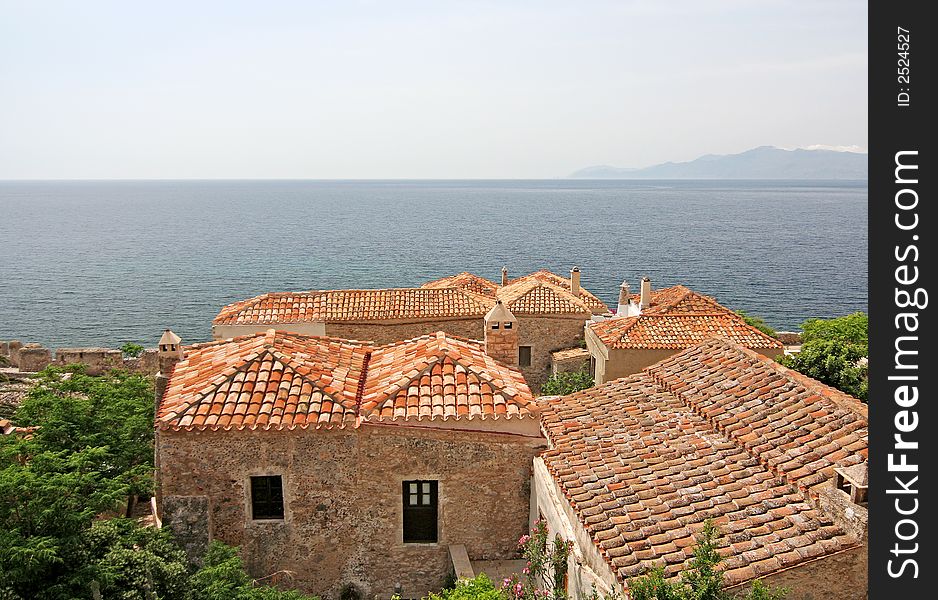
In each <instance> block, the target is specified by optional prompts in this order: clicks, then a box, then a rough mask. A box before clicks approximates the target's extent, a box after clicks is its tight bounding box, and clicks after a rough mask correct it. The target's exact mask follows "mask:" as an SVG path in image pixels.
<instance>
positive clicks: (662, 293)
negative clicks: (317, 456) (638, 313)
mask: <svg viewBox="0 0 938 600" xmlns="http://www.w3.org/2000/svg"><path fill="white" fill-rule="evenodd" d="M641 297H642V296H641V294H632V295H631V298H632V301H633V302H635V303H636V304H638V303H639V302H640V301H641ZM665 313H684V314H687V313H706V314H715V313H725V314H736V313H734V312H733V311H732V310H730V309H728V308H726V307H725V306H723V305H722V304H720V303H719V302H717V301H716V299H714V298H712V297H711V296H705V295H703V294H701V293H698V292H695V291H694V290H692V289H690V288H688V287H686V286H683V285H675V286H671V287H666V288H661V289H660V290H652V292H651V305H650V306H648V307H647V308H645V309H644V310H643V311H642V314H646V315H655V314H665Z"/></svg>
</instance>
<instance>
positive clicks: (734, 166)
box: [568, 146, 868, 179]
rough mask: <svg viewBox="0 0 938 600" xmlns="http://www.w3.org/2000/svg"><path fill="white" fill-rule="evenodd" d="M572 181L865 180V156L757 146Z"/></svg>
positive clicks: (604, 169) (600, 170)
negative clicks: (742, 150)
mask: <svg viewBox="0 0 938 600" xmlns="http://www.w3.org/2000/svg"><path fill="white" fill-rule="evenodd" d="M568 177H571V178H576V179H867V177H868V169H867V155H866V154H865V153H864V154H861V153H859V152H837V151H834V150H802V149H797V150H783V149H781V148H776V147H774V146H760V147H759V148H753V149H752V150H747V151H746V152H741V153H739V154H707V155H705V156H701V157H700V158H698V159H696V160H692V161H690V162H680V163H675V162H666V163H662V164H660V165H654V166H652V167H645V168H642V169H623V168H619V167H610V166H606V165H603V166H596V167H587V168H585V169H580V170H579V171H576V172H575V173H572V174H570V175H569V176H568Z"/></svg>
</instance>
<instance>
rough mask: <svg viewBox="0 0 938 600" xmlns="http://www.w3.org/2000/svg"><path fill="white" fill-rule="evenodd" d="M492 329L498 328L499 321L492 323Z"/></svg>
mask: <svg viewBox="0 0 938 600" xmlns="http://www.w3.org/2000/svg"><path fill="white" fill-rule="evenodd" d="M492 329H498V321H496V322H494V323H492Z"/></svg>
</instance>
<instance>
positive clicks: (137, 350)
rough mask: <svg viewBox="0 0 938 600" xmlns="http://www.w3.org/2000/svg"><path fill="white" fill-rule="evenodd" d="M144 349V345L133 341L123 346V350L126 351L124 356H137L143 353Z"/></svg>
mask: <svg viewBox="0 0 938 600" xmlns="http://www.w3.org/2000/svg"><path fill="white" fill-rule="evenodd" d="M144 350H145V348H144V347H143V346H141V345H140V344H134V343H133V342H127V343H126V344H124V345H123V346H121V352H123V353H124V356H127V357H129V358H137V357H138V356H140V355H141V354H143V351H144Z"/></svg>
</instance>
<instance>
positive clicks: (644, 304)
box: [639, 277, 651, 310]
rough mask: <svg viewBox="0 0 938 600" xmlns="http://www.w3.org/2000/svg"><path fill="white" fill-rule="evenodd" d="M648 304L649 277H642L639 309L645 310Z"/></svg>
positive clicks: (649, 294) (649, 303)
mask: <svg viewBox="0 0 938 600" xmlns="http://www.w3.org/2000/svg"><path fill="white" fill-rule="evenodd" d="M649 306H651V279H648V278H647V277H642V295H641V304H639V309H641V310H645V309H646V308H648V307H649Z"/></svg>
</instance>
